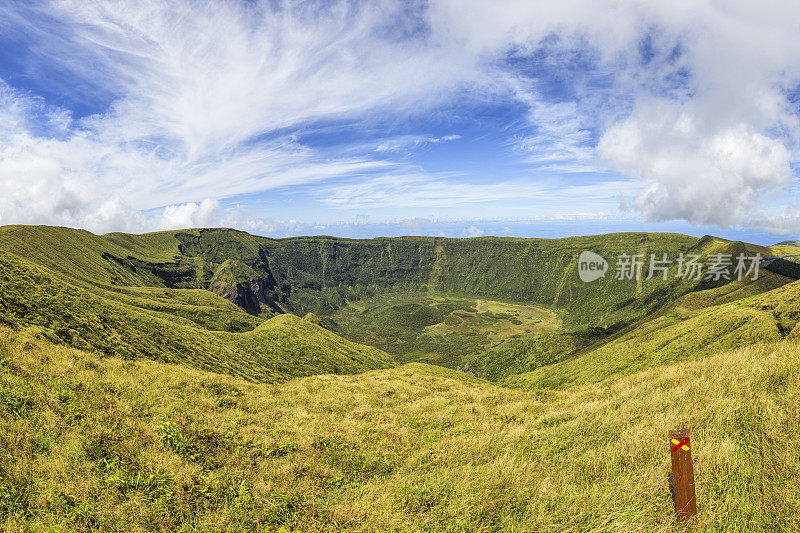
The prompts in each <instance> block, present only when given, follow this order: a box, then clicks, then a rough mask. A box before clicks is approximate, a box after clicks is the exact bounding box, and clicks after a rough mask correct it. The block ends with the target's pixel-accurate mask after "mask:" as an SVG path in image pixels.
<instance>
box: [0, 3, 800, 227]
mask: <svg viewBox="0 0 800 533" xmlns="http://www.w3.org/2000/svg"><path fill="white" fill-rule="evenodd" d="M798 20H800V4H798V3H797V2H796V1H795V0H784V1H781V0H776V1H771V2H766V3H754V2H749V1H744V0H741V1H730V2H718V1H711V0H705V1H703V0H692V1H688V0H686V1H683V0H676V1H673V2H665V3H652V2H645V1H633V0H629V1H624V0H623V1H617V0H614V1H612V0H595V1H588V0H587V1H575V0H572V1H570V0H561V1H559V2H529V1H525V0H505V1H503V2H487V1H478V0H429V1H400V0H363V1H355V0H352V1H349V2H334V1H332V2H327V1H326V2H321V1H320V2H314V1H305V2H295V1H289V0H286V1H267V0H264V1H260V0H248V1H244V0H241V1H234V0H229V1H222V0H219V1H208V2H197V1H193V0H175V1H169V2H167V1H166V0H116V1H112V0H107V1H86V0H48V1H45V0H35V1H33V2H22V1H11V2H6V3H3V4H2V5H0V224H16V223H41V224H57V225H68V226H74V227H83V228H86V229H89V230H91V231H95V232H107V231H146V230H152V229H167V228H178V227H189V226H220V225H223V226H232V227H238V228H241V229H245V230H249V231H254V232H260V233H263V234H271V233H274V234H287V233H292V232H294V231H299V230H298V229H297V228H305V227H314V225H315V224H316V225H319V224H326V223H332V222H336V221H339V222H344V223H347V224H358V223H360V222H370V223H376V222H380V221H387V220H397V221H400V222H399V223H402V224H406V222H403V221H409V220H416V219H425V220H429V219H434V220H435V219H439V220H457V219H465V220H466V219H469V220H481V219H487V220H489V219H491V220H499V219H504V218H508V219H538V220H542V219H553V220H558V219H559V217H562V218H563V217H564V216H571V215H569V214H570V213H580V214H581V216H583V217H585V218H587V219H591V218H592V216H596V217H598V218H603V217H609V216H617V215H618V216H634V217H639V219H641V220H646V221H650V222H658V221H667V220H681V221H686V222H688V223H690V224H696V225H704V226H709V225H710V226H717V227H720V228H726V227H731V226H745V227H753V228H760V229H763V230H767V231H773V232H775V233H781V234H783V233H792V232H793V233H800V207H798V206H800V202H798V193H800V186H799V185H798V183H800V179H799V178H798V173H797V170H798V168H800V164H798V163H799V162H800V31H799V30H800V25H799V24H798V22H797V21H798ZM465 232H466V233H465V234H469V235H477V234H479V233H480V232H481V230H480V229H479V228H477V227H475V226H470V227H468V228H467V229H466V230H465Z"/></svg>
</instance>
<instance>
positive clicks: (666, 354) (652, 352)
mask: <svg viewBox="0 0 800 533" xmlns="http://www.w3.org/2000/svg"><path fill="white" fill-rule="evenodd" d="M770 283H771V282H770V281H769V280H768V279H764V280H762V282H761V283H760V284H759V283H757V284H745V283H739V284H730V285H728V286H725V287H721V288H718V289H713V290H709V291H705V292H699V293H693V294H690V295H687V296H685V297H684V298H683V299H681V300H679V301H678V302H676V303H675V304H673V305H670V306H667V307H666V308H665V309H664V311H663V312H662V313H660V314H659V315H658V316H655V317H653V318H651V319H649V320H645V321H642V322H640V323H637V324H636V325H635V326H632V327H630V328H628V329H627V330H625V331H623V332H620V333H619V334H617V335H615V336H614V337H613V338H611V339H610V340H607V341H605V342H604V343H603V344H602V345H600V346H599V347H596V348H592V349H589V350H584V351H583V352H579V353H578V354H577V355H574V356H571V357H565V358H563V360H561V361H558V362H556V363H554V364H550V365H548V366H542V367H539V368H537V369H535V370H533V371H532V372H529V373H524V374H520V375H517V376H511V377H508V378H507V379H506V380H505V381H504V382H503V383H504V384H506V385H509V386H516V387H533V388H537V387H565V386H569V385H575V384H583V383H594V382H597V381H600V380H602V379H606V378H608V377H613V376H620V375H627V374H630V373H633V372H636V371H639V370H643V369H645V368H650V367H653V366H658V365H663V364H672V363H675V362H678V361H683V360H687V359H696V358H699V357H703V356H707V355H709V354H713V353H719V352H722V351H726V350H730V349H733V348H739V347H744V346H749V345H752V344H757V343H760V342H770V341H777V340H780V339H783V338H786V337H789V338H800V327H798V322H800V281H798V282H794V283H790V284H787V285H782V286H779V287H777V288H775V289H773V290H770V291H768V292H763V293H762V292H760V291H761V290H763V289H766V288H769V287H770ZM712 302H713V303H715V304H716V305H710V304H711V303H712Z"/></svg>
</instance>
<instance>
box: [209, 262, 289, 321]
mask: <svg viewBox="0 0 800 533" xmlns="http://www.w3.org/2000/svg"><path fill="white" fill-rule="evenodd" d="M208 290H210V291H211V292H213V293H214V294H218V295H219V296H222V297H223V298H225V299H227V300H230V301H231V302H233V303H234V304H236V305H238V306H239V307H241V308H242V309H244V310H245V311H246V312H247V313H249V314H251V315H255V316H258V315H263V314H268V315H275V314H279V313H283V312H284V309H283V308H282V306H281V305H280V304H279V303H278V302H277V294H276V290H275V287H274V282H272V283H270V279H269V278H268V277H267V278H265V277H264V276H263V275H261V274H259V273H258V272H256V271H254V270H253V269H251V268H250V267H248V266H247V265H245V264H244V263H242V262H241V261H236V260H230V261H225V263H223V264H222V265H221V266H220V267H219V268H218V269H217V271H216V272H215V273H214V277H213V278H212V280H211V283H210V285H209V287H208Z"/></svg>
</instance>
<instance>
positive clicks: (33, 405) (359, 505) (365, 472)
mask: <svg viewBox="0 0 800 533" xmlns="http://www.w3.org/2000/svg"><path fill="white" fill-rule="evenodd" d="M798 406H800V350H798V344H797V342H796V341H793V342H788V341H784V342H783V343H781V344H773V345H769V346H768V345H758V346H753V347H748V348H745V349H740V350H736V351H733V352H729V353H725V354H721V355H716V356H713V357H710V358H707V359H703V360H699V361H694V362H687V363H682V364H678V365H674V366H670V367H662V368H658V369H652V370H648V371H644V372H640V373H637V374H635V375H632V376H629V377H624V378H620V379H617V380H614V381H606V382H604V383H601V384H597V385H587V386H581V387H574V388H571V389H567V390H561V391H542V390H538V391H532V392H527V391H520V390H513V389H504V388H501V387H497V386H495V385H492V384H489V383H486V382H481V381H480V380H476V379H475V378H471V377H470V376H466V375H464V374H461V373H458V372H453V371H448V370H445V369H442V368H440V367H431V366H427V365H422V364H418V363H416V364H410V365H406V366H403V367H400V368H397V369H390V370H380V371H373V372H368V373H366V374H361V375H359V376H334V375H322V376H314V377H309V378H303V379H298V380H293V381H291V382H288V383H283V384H279V385H269V384H255V383H251V382H246V381H243V380H240V379H236V378H233V377H230V376H224V375H218V374H211V373H206V372H202V371H198V370H194V369H191V368H187V367H185V366H175V365H169V364H163V363H159V362H154V361H150V360H138V361H125V360H121V359H118V358H105V359H100V360H98V359H97V358H96V357H95V356H93V355H91V354H87V353H84V352H80V351H76V350H73V349H69V348H66V347H63V346H61V347H59V346H53V345H50V344H48V343H46V342H42V341H36V340H34V339H30V338H28V337H27V336H26V335H24V334H19V333H11V332H8V331H5V330H2V329H0V446H1V447H2V450H3V453H2V454H0V523H1V524H3V526H4V528H5V529H6V530H10V531H14V530H34V531H37V530H78V531H85V530H103V531H145V530H148V531H231V532H234V531H236V532H239V531H279V530H281V529H280V528H284V529H283V531H290V530H291V531H333V530H336V531H340V530H348V531H465V532H466V531H469V532H481V531H485V532H488V531H553V532H555V531H618V532H629V531H630V532H645V531H646V532H648V533H652V532H668V531H676V530H679V529H681V530H687V531H741V532H744V531H748V532H749V531H796V530H797V529H798V528H800V456H798V453H797V450H798V448H800V411H799V410H798V409H799V407H798ZM678 427H690V428H691V429H692V432H693V456H694V460H695V480H696V489H697V498H698V511H699V514H698V515H697V517H696V518H695V519H693V520H692V521H691V522H690V523H689V524H688V527H686V528H681V527H679V525H678V524H677V523H676V520H675V518H674V511H673V507H672V498H671V496H670V487H669V482H670V480H669V472H670V458H669V447H668V443H667V439H666V433H667V430H669V429H673V428H678Z"/></svg>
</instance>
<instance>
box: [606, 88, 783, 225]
mask: <svg viewBox="0 0 800 533" xmlns="http://www.w3.org/2000/svg"><path fill="white" fill-rule="evenodd" d="M598 148H599V151H600V153H601V154H602V156H603V158H604V159H605V160H606V161H607V162H608V163H609V164H610V165H612V166H613V167H615V168H617V169H620V170H622V171H623V172H625V173H627V174H629V175H632V176H637V177H640V178H643V179H645V180H649V181H650V182H651V184H650V185H649V186H648V187H647V188H646V189H645V190H644V192H643V193H642V194H641V195H640V196H639V197H638V198H637V199H636V200H634V202H633V205H634V206H635V207H636V208H637V209H638V210H640V211H641V212H642V213H644V214H645V215H646V216H647V217H648V219H650V220H653V221H659V220H671V219H686V220H688V221H690V222H692V223H696V224H709V223H712V224H721V225H729V224H732V223H734V222H736V221H742V220H746V219H748V218H749V217H750V216H751V215H752V211H753V210H754V209H755V208H756V207H757V200H758V199H759V198H760V196H761V195H762V194H763V193H764V192H765V191H768V190H769V189H771V188H778V187H782V186H786V185H788V184H789V181H790V177H791V172H790V169H789V157H790V155H789V151H788V150H787V149H786V147H785V146H784V145H783V143H782V142H781V141H780V140H778V139H775V138H770V137H767V136H766V135H764V134H763V133H760V132H757V131H753V129H752V128H751V127H749V126H748V125H746V124H742V123H740V124H737V125H732V126H728V127H716V128H708V127H707V125H706V124H703V123H700V122H699V121H698V119H697V118H696V116H695V115H694V114H692V113H691V112H688V111H687V110H685V109H683V108H681V107H680V106H676V105H673V104H671V103H669V102H663V101H658V102H653V101H648V102H646V103H642V104H640V105H639V106H638V107H637V109H636V110H635V111H634V112H633V114H631V116H630V117H628V118H627V119H625V120H624V121H621V122H619V123H617V124H615V125H614V126H612V127H611V128H610V129H609V130H608V131H606V133H605V135H604V136H603V138H602V139H601V141H600V144H599V147H598Z"/></svg>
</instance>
